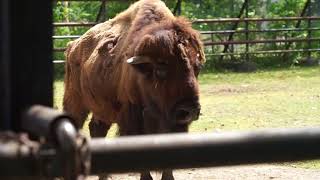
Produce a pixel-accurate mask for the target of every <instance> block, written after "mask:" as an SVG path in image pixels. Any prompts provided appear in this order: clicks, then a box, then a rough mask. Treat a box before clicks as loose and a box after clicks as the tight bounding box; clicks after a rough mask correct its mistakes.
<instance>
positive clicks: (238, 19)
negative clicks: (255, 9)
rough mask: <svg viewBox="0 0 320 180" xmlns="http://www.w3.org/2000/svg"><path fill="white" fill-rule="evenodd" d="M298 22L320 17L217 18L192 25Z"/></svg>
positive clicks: (198, 21) (202, 20) (195, 21)
mask: <svg viewBox="0 0 320 180" xmlns="http://www.w3.org/2000/svg"><path fill="white" fill-rule="evenodd" d="M296 20H320V17H319V16H310V17H279V18H216V19H197V20H194V21H193V22H192V23H195V24H199V23H221V22H262V21H296Z"/></svg>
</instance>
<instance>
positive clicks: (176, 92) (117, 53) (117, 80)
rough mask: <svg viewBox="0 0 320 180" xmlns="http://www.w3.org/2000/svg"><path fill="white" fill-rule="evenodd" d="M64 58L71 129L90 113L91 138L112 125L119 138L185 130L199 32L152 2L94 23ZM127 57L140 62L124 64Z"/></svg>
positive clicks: (195, 95)
mask: <svg viewBox="0 0 320 180" xmlns="http://www.w3.org/2000/svg"><path fill="white" fill-rule="evenodd" d="M65 55H66V59H67V62H66V74H65V94H64V99H63V105H64V109H65V111H67V112H68V113H70V115H71V116H73V117H74V119H75V120H76V123H77V124H78V126H79V127H82V125H83V122H84V120H85V118H86V117H87V115H88V113H89V112H92V114H93V118H92V120H91V121H92V122H93V123H90V131H91V132H90V133H91V135H92V136H104V135H105V134H106V133H107V131H108V129H109V128H110V125H111V124H112V123H117V124H118V125H119V132H120V135H131V134H146V133H165V132H174V131H186V130H187V126H188V125H189V124H190V122H191V121H190V118H189V119H188V118H187V115H188V114H189V113H190V114H192V115H195V113H199V112H198V111H199V110H200V105H199V102H198V101H199V89H198V83H197V79H196V78H197V75H198V73H199V71H200V67H201V66H202V65H203V63H204V62H205V57H204V53H203V47H202V44H201V41H200V39H199V34H198V33H197V32H196V31H195V30H193V29H192V27H191V24H190V23H189V22H188V21H187V20H186V19H184V18H181V17H178V18H177V17H174V16H173V15H172V13H171V12H170V10H169V9H168V8H167V7H166V6H165V4H164V3H163V2H162V1H160V0H141V1H138V2H137V3H135V4H133V5H132V6H131V7H130V8H128V9H127V10H126V11H124V12H122V13H121V14H119V15H118V16H116V17H115V18H114V19H111V20H109V21H106V22H104V23H101V24H98V25H96V26H94V27H93V28H91V29H90V30H89V31H88V32H86V33H85V34H84V35H83V36H82V37H80V38H79V39H77V40H75V41H73V42H71V43H69V44H68V48H67V50H66V52H65ZM134 56H135V57H144V60H145V62H143V63H137V64H135V63H133V64H129V63H127V60H128V59H129V58H131V57H134ZM185 113H186V115H185ZM178 120H179V123H177V122H178ZM176 121H177V122H176ZM94 122H96V123H94ZM99 123H103V125H97V124H99ZM177 124H178V125H177ZM97 129H99V131H102V132H96V131H98V130H97ZM169 174H170V173H169ZM171 175H172V174H171ZM143 176H146V177H149V175H148V174H147V175H145V174H144V175H143ZM143 176H142V177H143ZM169 176H170V175H169ZM146 179H148V178H146ZM165 179H166V178H165ZM169 179H170V178H169Z"/></svg>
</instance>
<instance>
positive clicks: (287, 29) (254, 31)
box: [200, 28, 320, 34]
mask: <svg viewBox="0 0 320 180" xmlns="http://www.w3.org/2000/svg"><path fill="white" fill-rule="evenodd" d="M317 30H320V28H282V29H261V30H259V29H257V30H222V31H200V33H201V34H230V33H247V32H249V33H258V32H287V31H317Z"/></svg>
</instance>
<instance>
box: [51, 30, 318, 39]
mask: <svg viewBox="0 0 320 180" xmlns="http://www.w3.org/2000/svg"><path fill="white" fill-rule="evenodd" d="M317 30H320V28H283V29H263V30H248V31H247V30H223V31H200V33H201V34H230V33H246V32H249V33H256V32H287V31H317ZM79 37H81V35H65V36H52V39H77V38H79Z"/></svg>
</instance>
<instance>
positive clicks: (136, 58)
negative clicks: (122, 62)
mask: <svg viewBox="0 0 320 180" xmlns="http://www.w3.org/2000/svg"><path fill="white" fill-rule="evenodd" d="M127 63H128V64H143V63H150V58H149V57H146V56H133V57H131V58H129V59H127Z"/></svg>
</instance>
